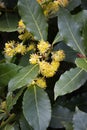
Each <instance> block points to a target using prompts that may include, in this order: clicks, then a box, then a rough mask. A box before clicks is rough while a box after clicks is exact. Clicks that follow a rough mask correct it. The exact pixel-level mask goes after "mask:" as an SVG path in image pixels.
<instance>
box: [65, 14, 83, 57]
mask: <svg viewBox="0 0 87 130" xmlns="http://www.w3.org/2000/svg"><path fill="white" fill-rule="evenodd" d="M63 17H64V19H65V23H66V25H67V28H68V29H69V32H70V34H71V36H72V38H73V40H74V42H75V44H76V46H77V48H78V49H79V50H80V52H81V54H83V55H85V54H84V52H83V51H82V50H81V48H80V46H79V44H78V42H77V40H76V39H75V37H74V34H73V32H72V29H71V28H70V26H69V23H68V21H67V20H66V17H65V16H64V15H63Z"/></svg>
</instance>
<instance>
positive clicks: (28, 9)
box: [25, 0, 43, 39]
mask: <svg viewBox="0 0 87 130" xmlns="http://www.w3.org/2000/svg"><path fill="white" fill-rule="evenodd" d="M25 2H26V6H27V11H29V12H30V14H31V16H32V18H33V21H34V23H35V25H36V27H37V30H38V32H39V34H40V37H41V39H43V36H42V33H41V31H40V28H39V26H38V23H37V22H36V20H35V18H34V15H33V13H32V11H31V10H30V8H29V7H28V4H27V0H25Z"/></svg>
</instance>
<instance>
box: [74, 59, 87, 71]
mask: <svg viewBox="0 0 87 130" xmlns="http://www.w3.org/2000/svg"><path fill="white" fill-rule="evenodd" d="M75 63H76V65H77V66H78V67H80V68H82V69H83V70H85V71H87V59H86V58H77V59H76V61H75Z"/></svg>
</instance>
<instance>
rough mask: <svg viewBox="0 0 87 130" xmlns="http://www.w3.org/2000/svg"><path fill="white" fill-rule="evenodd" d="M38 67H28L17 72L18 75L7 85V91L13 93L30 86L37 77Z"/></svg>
mask: <svg viewBox="0 0 87 130" xmlns="http://www.w3.org/2000/svg"><path fill="white" fill-rule="evenodd" d="M38 71H39V68H38V65H29V66H27V67H24V68H23V69H21V70H20V71H19V73H18V74H17V75H16V76H15V77H14V78H13V79H11V80H10V82H9V84H8V88H9V91H14V90H16V89H18V88H21V87H23V86H25V85H27V84H30V83H31V82H32V81H33V80H34V78H35V77H36V76H37V75H38Z"/></svg>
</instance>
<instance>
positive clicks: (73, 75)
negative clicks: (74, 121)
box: [54, 68, 87, 98]
mask: <svg viewBox="0 0 87 130" xmlns="http://www.w3.org/2000/svg"><path fill="white" fill-rule="evenodd" d="M86 80H87V73H86V72H85V71H84V70H83V69H80V68H74V69H71V70H70V71H66V72H65V73H64V74H63V75H61V77H60V79H59V80H58V81H57V82H56V84H55V88H54V92H55V98H57V96H61V95H65V94H67V93H71V92H73V91H75V90H76V89H78V88H80V87H81V86H82V85H83V84H84V83H85V81H86Z"/></svg>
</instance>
